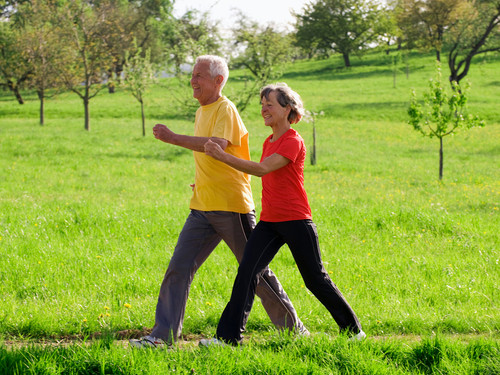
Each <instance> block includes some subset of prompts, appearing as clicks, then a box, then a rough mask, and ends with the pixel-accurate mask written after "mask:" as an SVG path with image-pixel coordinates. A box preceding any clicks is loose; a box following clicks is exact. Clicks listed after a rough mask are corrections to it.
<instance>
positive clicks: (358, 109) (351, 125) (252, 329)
mask: <svg viewBox="0 0 500 375" xmlns="http://www.w3.org/2000/svg"><path fill="white" fill-rule="evenodd" d="M340 65H341V61H340V60H337V59H336V58H332V59H329V60H323V61H306V62H297V63H295V64H293V65H291V66H289V67H287V69H286V72H285V74H284V77H283V78H282V80H283V81H285V82H287V83H288V84H289V85H290V86H291V87H292V88H294V89H296V90H297V91H298V92H299V93H300V94H301V96H302V98H303V99H304V102H305V105H306V107H307V108H308V109H310V110H313V111H315V112H319V111H324V112H325V116H323V117H320V118H319V119H318V120H317V122H316V127H317V133H318V137H317V150H318V159H317V165H315V166H310V165H307V167H306V170H305V178H306V189H307V191H308V195H309V199H310V203H311V206H312V209H313V216H314V220H315V222H316V224H317V226H318V231H319V237H320V244H321V247H322V254H323V260H324V263H325V265H326V267H327V269H328V271H329V273H330V275H331V277H332V279H333V280H334V282H335V283H336V284H337V285H338V286H339V288H340V290H341V291H342V292H343V293H344V294H345V296H346V298H347V300H348V301H349V302H350V304H351V305H352V306H353V308H354V310H355V311H356V313H357V315H358V316H359V318H360V320H361V323H362V325H363V327H364V329H365V331H366V332H367V333H368V335H369V336H372V337H377V336H383V337H391V336H395V335H401V334H404V335H410V337H411V336H412V335H423V336H424V337H430V336H431V335H433V334H434V333H437V334H439V335H446V337H445V338H442V339H436V340H434V339H430V338H429V339H428V340H424V341H422V342H420V341H416V342H411V343H410V344H407V343H406V342H405V340H399V341H398V340H395V342H392V341H391V342H389V343H388V342H387V341H386V340H380V341H378V340H373V341H370V340H369V344H366V345H362V346H359V347H358V346H352V345H349V344H347V343H346V342H345V340H343V339H342V338H339V339H337V340H333V341H330V340H327V339H325V340H324V339H322V338H321V337H322V335H319V334H316V333H320V332H325V333H327V334H328V335H330V336H333V337H335V336H336V334H337V333H336V332H337V327H336V325H335V323H334V321H333V320H332V318H331V317H330V316H329V315H328V313H327V311H326V310H325V309H324V308H323V307H322V306H321V305H320V304H319V303H318V302H317V301H316V299H315V298H314V297H313V296H312V295H311V294H310V293H309V292H308V291H307V290H306V288H305V287H304V284H303V281H302V279H301V277H300V274H299V273H298V270H297V268H296V266H295V263H294V262H293V259H292V257H291V255H290V253H289V252H288V251H287V250H286V249H283V250H282V251H281V252H280V253H279V254H278V256H277V257H276V258H275V259H274V260H273V262H272V264H271V267H272V269H273V270H274V271H275V272H276V274H277V275H278V277H279V278H280V281H281V282H282V284H283V286H284V288H285V289H286V291H287V293H288V294H289V295H290V298H291V299H292V301H293V303H294V305H295V307H296V309H297V311H298V313H299V316H300V317H301V319H302V320H303V321H304V323H305V324H306V326H307V327H308V328H309V330H310V331H311V332H313V333H314V334H313V337H312V338H311V340H310V341H308V339H306V340H301V341H298V342H296V341H294V340H291V341H287V340H285V341H282V339H281V338H278V337H275V336H274V333H273V332H274V331H273V327H272V325H271V323H270V321H269V318H268V317H267V315H266V314H265V311H264V309H263V308H262V306H261V305H260V303H259V302H258V301H256V304H255V307H254V309H253V311H252V314H251V316H250V319H249V323H248V336H249V337H251V338H252V337H255V338H259V337H262V336H263V337H264V338H265V339H264V340H260V341H259V340H257V342H255V343H253V344H251V342H252V340H251V341H250V343H249V344H248V347H245V348H242V349H237V350H231V349H227V350H226V349H222V350H221V352H220V353H218V352H213V351H198V350H194V349H193V350H184V349H183V350H178V351H177V350H173V351H169V352H167V353H164V352H159V353H155V352H144V353H143V352H140V353H139V352H131V351H129V350H127V349H124V348H122V347H121V346H118V347H117V345H116V344H115V343H114V342H113V337H118V336H119V335H118V333H119V332H121V331H124V330H129V331H127V332H128V333H129V335H132V334H134V332H145V331H147V329H148V328H151V327H152V325H153V323H154V310H155V305H156V299H157V293H158V290H159V285H160V283H161V280H162V278H163V274H164V272H165V269H166V267H167V265H168V260H169V258H170V256H171V254H172V251H173V248H174V246H175V243H176V240H177V236H178V233H179V232H180V230H181V227H182V225H183V223H184V220H185V218H186V216H187V214H188V203H189V198H190V196H191V190H190V188H189V184H190V183H191V182H192V180H193V178H194V169H193V161H192V155H191V153H190V152H189V151H186V150H182V149H178V148H175V147H173V146H169V145H165V144H162V143H160V142H158V141H156V140H154V139H153V137H152V136H151V134H150V133H149V134H148V135H147V136H146V137H142V129H141V120H140V108H139V107H138V105H137V103H136V102H135V101H134V99H133V98H132V97H130V96H128V95H127V94H126V93H124V92H118V93H116V94H113V95H109V94H106V93H102V94H101V95H99V96H98V97H96V98H95V99H93V101H92V102H91V105H90V109H91V131H90V132H86V131H84V129H83V119H82V113H83V105H82V103H81V102H80V101H79V99H78V98H77V97H76V96H72V95H70V94H63V95H61V96H59V97H58V98H56V99H55V100H52V101H49V102H47V104H46V109H47V112H46V126H43V127H41V126H39V125H38V118H37V116H38V103H37V101H36V95H34V94H33V93H26V94H25V95H26V98H27V99H29V100H27V102H26V104H25V105H24V106H20V105H18V104H17V103H16V102H15V101H14V100H13V99H12V98H11V97H10V96H9V95H8V93H0V337H3V339H4V340H14V341H18V340H29V341H30V342H31V341H40V340H51V339H54V340H60V339H67V338H69V337H80V338H85V337H87V338H89V337H93V336H94V335H95V334H96V333H100V334H105V335H109V337H111V339H109V340H107V339H102V340H98V341H97V342H95V343H94V344H91V345H90V346H86V345H81V346H78V347H73V346H70V347H69V348H56V349H54V348H50V347H49V348H40V347H32V348H25V349H6V348H1V349H0V362H2V361H3V363H6V364H7V365H6V368H10V369H17V370H15V371H18V372H22V369H23V368H25V369H26V368H29V369H30V371H32V372H33V373H36V371H34V370H33V369H36V366H37V363H39V364H40V366H45V367H47V368H49V367H51V366H53V368H54V370H53V372H52V373H59V372H58V371H59V370H58V369H60V368H67V369H68V371H67V372H69V373H71V372H73V373H82V371H81V370H80V367H78V366H80V364H81V363H84V364H85V365H82V366H84V367H85V366H88V368H89V369H92V368H94V369H95V372H99V371H100V372H103V373H104V372H108V373H120V371H121V370H119V369H122V368H125V369H128V370H125V371H123V372H122V373H128V372H129V370H130V371H131V372H134V371H137V372H145V373H161V372H162V371H165V370H166V369H173V368H174V367H175V368H176V370H177V371H179V372H181V373H187V372H189V371H190V370H191V369H194V371H195V372H197V373H238V372H239V373H254V372H255V370H256V369H257V368H258V367H256V366H258V365H257V364H262V367H259V368H260V369H262V370H263V371H268V372H271V373H273V372H275V373H278V372H280V371H281V372H283V373H286V372H294V371H293V369H295V370H297V371H295V372H296V373H303V372H306V373H307V372H309V373H323V372H324V373H347V372H351V373H375V372H380V373H398V372H405V371H407V370H408V371H410V370H409V369H413V370H411V371H415V373H429V372H433V371H435V369H439V371H445V370H446V368H447V367H446V366H451V367H450V368H453V369H452V370H450V371H448V372H449V373H462V372H460V371H459V369H460V368H461V367H460V366H462V365H460V363H462V362H463V363H464V364H463V369H464V372H463V373H494V371H493V370H491V371H489V370H487V369H490V368H495V369H497V370H496V371H497V372H498V360H494V359H493V358H494V357H495V356H494V355H492V354H491V353H497V354H498V345H497V343H496V340H497V339H498V330H499V328H500V319H499V318H500V310H499V306H498V301H499V289H498V285H500V272H499V253H498V244H499V242H500V241H499V240H500V236H499V230H498V228H500V219H499V201H500V200H499V196H500V172H499V166H500V157H499V154H500V149H499V143H498V140H499V139H500V119H499V116H498V114H499V112H498V103H497V99H498V97H499V94H500V85H499V82H498V80H497V79H496V78H495V77H496V72H498V69H499V66H500V61H499V59H498V57H495V56H487V57H486V58H484V59H483V60H480V61H478V62H476V64H475V65H474V66H473V68H472V70H471V72H470V74H469V76H470V81H471V83H472V89H471V93H470V108H471V110H472V111H476V112H477V113H479V114H480V115H481V116H482V117H483V118H484V119H485V120H486V122H487V126H486V127H485V128H482V129H473V130H471V131H468V132H464V133H462V134H457V136H455V137H449V139H447V140H446V141H445V146H444V152H445V166H444V179H443V181H442V182H439V181H438V144H437V141H435V140H429V139H427V138H422V137H421V136H420V135H419V134H417V133H416V132H414V131H413V130H412V129H411V127H410V126H409V125H407V124H406V123H405V121H406V115H405V113H406V112H405V111H406V108H407V105H408V101H409V93H410V88H415V89H416V90H417V91H419V92H423V91H425V90H426V89H427V82H428V79H429V78H430V77H433V75H434V72H433V67H434V64H433V61H432V57H430V56H418V55H414V56H412V57H411V59H410V66H409V67H410V74H409V78H408V79H407V78H406V76H405V74H404V73H403V72H400V73H399V75H398V79H397V86H396V88H394V87H393V76H392V70H391V69H392V68H391V65H390V60H388V59H387V58H386V57H384V56H383V55H377V54H374V55H370V56H368V57H366V58H365V59H364V60H362V61H360V62H358V63H357V64H355V66H354V67H353V68H351V69H349V70H345V69H337V66H340ZM244 74H246V73H245V72H244V71H237V72H233V73H232V77H231V79H230V81H229V84H228V88H227V89H226V94H227V95H228V96H230V95H231V94H233V93H234V92H235V88H238V87H239V86H240V85H241V83H240V80H239V78H240V77H241V76H242V75H244ZM170 85H171V84H170V83H168V82H163V83H162V84H161V85H158V86H157V87H155V88H154V89H153V90H152V92H151V93H150V95H149V97H147V98H146V111H147V121H148V122H149V128H151V127H152V126H153V125H154V124H155V123H157V122H161V123H165V124H168V125H169V126H170V127H171V128H172V129H173V130H174V131H177V132H181V133H185V134H192V121H191V120H190V119H185V118H182V117H180V116H178V115H177V112H176V107H175V105H174V104H173V103H174V100H173V98H172V96H171V94H170V89H169V88H170V87H171V86H170ZM242 116H243V119H244V121H245V124H246V125H247V127H248V129H249V131H250V134H251V140H250V141H251V154H252V158H253V159H254V160H257V159H258V157H259V156H260V152H261V144H262V141H263V139H264V137H265V136H267V135H268V132H269V130H268V129H266V128H265V127H264V126H263V125H262V120H261V118H260V114H259V105H258V102H257V99H256V100H255V101H254V102H253V103H252V104H251V105H250V107H249V109H248V110H247V111H245V112H244V113H243V114H242ZM297 129H298V131H299V132H300V133H301V134H302V135H303V137H304V138H305V140H306V143H307V145H308V146H309V148H310V145H311V142H312V130H311V125H309V124H307V123H300V124H298V125H297ZM252 186H253V191H254V199H255V202H256V205H257V211H259V210H260V180H259V179H258V178H254V179H253V180H252ZM235 274H236V261H235V260H234V259H233V257H232V255H231V254H230V251H229V250H228V249H227V247H226V246H225V245H224V244H221V245H220V246H219V247H218V248H217V249H216V250H215V252H214V254H213V255H212V256H210V258H209V259H208V260H207V262H206V263H205V264H204V265H203V267H201V268H200V270H199V271H198V273H197V275H196V277H195V279H194V282H193V285H192V287H191V293H190V298H189V301H188V306H187V311H186V317H185V323H184V328H183V332H184V334H185V335H186V337H188V338H193V337H194V338H197V337H199V336H200V335H201V336H207V337H209V336H211V335H213V333H214V331H215V327H216V324H217V322H218V319H219V315H220V313H221V311H222V309H223V307H224V306H225V303H226V302H227V300H228V298H229V294H230V290H231V285H232V282H233V279H234V277H235ZM456 334H461V335H471V334H477V335H479V336H481V337H483V338H482V339H480V340H479V341H478V340H476V339H473V338H469V340H468V341H467V343H466V344H464V343H462V342H461V341H460V340H457V339H453V338H448V335H456ZM268 335H270V336H269V337H268ZM450 337H453V336H450ZM483 340H484V341H483ZM103 345H104V347H103ZM407 345H409V346H407ZM436 347H438V348H437V349H436ZM475 348H477V350H478V351H482V350H486V351H487V352H488V353H490V354H491V355H490V354H487V355H483V354H481V353H482V352H481V353H479V354H478V353H475V352H474V351H475V350H476V349H475ZM433 351H434V352H436V353H439V358H440V359H439V361H438V362H437V363H436V360H435V359H432V358H434V357H433V355H432V353H433ZM325 353H327V354H325ZM429 353H431V357H432V358H431V359H425V358H424V359H419V357H418V356H419V355H421V356H427V355H430V354H429ZM165 356H166V358H168V362H165V360H164V358H165ZM62 358H65V359H64V361H63V360H62ZM216 358H217V360H218V362H217V361H216ZM220 358H222V361H220V360H219V359H220ZM149 360H151V362H148V361H149ZM235 360H236V362H235ZM60 361H63V362H64V363H62V364H61V365H60V366H61V367H58V366H59V365H57V366H56V364H57V363H60ZM426 361H427V362H426ZM429 361H430V362H429ZM433 361H434V362H433ZM212 362H214V363H212ZM226 362H227V363H226ZM54 363H56V364H54ZM191 363H192V365H190V364H191ZM280 363H283V364H281V365H278V364H280ZM450 363H451V364H450ZM9 364H11V365H12V366H14V367H9V366H10V365H9ZM77 364H78V365H77ZM16 366H17V367H16ZM94 366H95V367H94ZM108 366H111V367H108ZM190 366H191V367H190ZM349 366H352V367H349ZM372 366H374V367H372ZM491 366H493V367H491ZM495 366H496V367H495ZM45 367H44V368H45ZM476 367H477V368H476ZM134 368H137V369H138V370H134V371H132V370H131V369H134ZM473 368H476V369H475V370H473ZM70 369H71V370H70ZM141 369H142V370H141ZM280 369H281V370H280ZM307 369H309V370H307ZM148 370H149V371H148ZM302 370H304V371H302ZM44 371H46V372H47V373H51V372H50V371H48V370H44ZM436 371H437V370H436ZM474 371H475V372H474ZM488 371H489V372H488ZM13 372H14V371H13ZM41 372H42V371H41ZM7 373H8V372H7Z"/></svg>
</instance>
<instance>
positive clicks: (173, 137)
mask: <svg viewBox="0 0 500 375" xmlns="http://www.w3.org/2000/svg"><path fill="white" fill-rule="evenodd" d="M153 135H154V136H155V138H156V139H159V140H160V141H163V142H165V143H169V144H171V145H175V146H180V147H184V148H187V149H189V150H193V151H198V152H205V143H207V142H208V141H209V140H211V141H212V142H214V143H216V144H218V145H219V146H220V147H221V149H222V150H225V149H226V147H227V146H228V145H229V142H228V141H227V140H226V139H223V138H216V137H195V136H192V135H183V134H177V133H174V132H173V131H172V130H170V129H169V128H167V127H166V126H165V125H162V124H156V125H155V126H154V128H153Z"/></svg>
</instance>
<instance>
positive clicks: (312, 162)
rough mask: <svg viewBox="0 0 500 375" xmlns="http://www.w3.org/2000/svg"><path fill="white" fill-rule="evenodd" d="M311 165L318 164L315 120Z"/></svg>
mask: <svg viewBox="0 0 500 375" xmlns="http://www.w3.org/2000/svg"><path fill="white" fill-rule="evenodd" d="M311 165H316V126H315V125H314V121H313V147H312V153H311Z"/></svg>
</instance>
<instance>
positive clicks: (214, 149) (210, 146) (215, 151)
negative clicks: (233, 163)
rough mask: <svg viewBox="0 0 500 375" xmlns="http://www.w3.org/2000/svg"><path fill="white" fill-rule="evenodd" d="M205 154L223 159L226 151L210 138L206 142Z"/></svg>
mask: <svg viewBox="0 0 500 375" xmlns="http://www.w3.org/2000/svg"><path fill="white" fill-rule="evenodd" d="M205 154H206V155H208V156H211V157H213V158H214V159H217V160H221V161H222V158H223V157H224V154H225V152H224V150H223V149H222V148H221V147H220V146H219V145H218V144H217V143H215V142H213V141H212V140H210V139H209V140H208V141H207V143H205Z"/></svg>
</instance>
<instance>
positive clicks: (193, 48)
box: [163, 10, 221, 117]
mask: <svg viewBox="0 0 500 375" xmlns="http://www.w3.org/2000/svg"><path fill="white" fill-rule="evenodd" d="M163 31H164V37H163V39H164V48H165V52H164V55H165V59H164V60H165V61H167V62H168V65H169V66H172V65H173V71H170V72H169V73H172V74H174V75H175V77H176V80H174V81H170V82H169V85H170V87H169V90H170V91H171V93H172V94H173V97H174V99H175V101H176V102H177V106H178V109H177V110H178V113H179V114H183V115H185V116H186V117H191V116H193V114H194V112H195V111H196V108H197V106H198V103H197V102H196V101H193V98H192V92H191V86H190V85H189V78H188V74H191V72H190V71H189V72H188V71H187V70H188V69H187V65H186V64H192V63H194V61H195V59H196V57H198V56H200V55H205V54H217V55H220V54H221V53H220V47H221V37H220V35H219V31H218V27H217V24H214V23H212V22H211V21H210V20H209V19H208V13H199V12H198V11H195V10H192V11H188V12H186V13H185V14H184V15H183V16H182V17H181V18H179V19H177V20H174V21H173V23H169V24H166V25H165V29H164V30H163ZM163 65H165V62H164V63H163Z"/></svg>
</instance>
